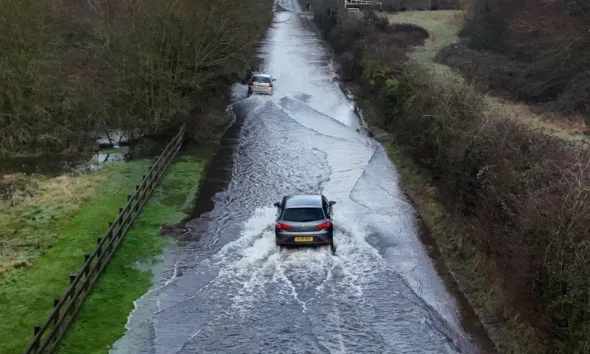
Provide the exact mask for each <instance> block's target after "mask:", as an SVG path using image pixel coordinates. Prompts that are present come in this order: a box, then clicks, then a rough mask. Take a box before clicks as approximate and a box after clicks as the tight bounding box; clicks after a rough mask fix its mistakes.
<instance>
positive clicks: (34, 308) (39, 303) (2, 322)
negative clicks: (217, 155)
mask: <svg viewBox="0 0 590 354" xmlns="http://www.w3.org/2000/svg"><path fill="white" fill-rule="evenodd" d="M149 163H150V162H149V161H147V160H142V161H133V162H128V163H124V162H121V163H114V164H113V165H111V166H109V167H107V168H105V169H104V170H103V171H100V172H97V173H93V174H91V175H88V176H87V177H84V178H85V179H83V180H80V181H78V180H77V181H76V182H75V183H78V184H79V186H78V189H76V188H73V190H78V191H79V192H80V193H82V194H85V195H84V196H83V197H81V198H80V199H79V200H76V201H75V202H74V201H72V200H73V198H71V197H70V198H65V197H64V198H63V200H62V201H63V202H64V204H66V205H67V204H68V203H69V205H70V207H69V208H66V207H62V209H64V210H67V212H63V213H62V214H59V218H56V217H54V218H53V219H54V220H55V219H58V220H60V221H53V222H46V223H45V224H43V223H41V221H38V223H36V224H35V225H36V226H35V227H32V226H30V225H29V228H28V229H25V231H27V232H26V233H25V232H24V231H21V233H20V234H22V235H30V234H31V233H32V231H31V230H35V229H36V230H40V232H39V233H37V234H35V235H39V234H47V235H51V237H50V239H51V242H47V245H46V247H39V248H38V251H37V252H38V254H36V255H35V257H32V258H26V259H31V261H28V263H27V264H26V266H24V265H23V266H20V267H15V266H12V267H11V268H10V270H9V269H7V270H6V271H5V272H3V273H0V306H1V307H2V308H3V309H9V311H4V310H3V311H2V313H1V318H0V343H2V345H1V346H0V353H7V354H8V353H10V354H12V353H19V352H22V351H23V350H24V348H25V347H26V345H27V343H28V341H29V340H31V339H32V334H33V326H34V325H36V324H40V323H42V322H43V321H44V319H45V317H46V316H47V315H48V314H49V312H50V310H51V306H52V302H53V299H55V298H59V296H61V294H62V293H63V292H64V291H65V289H66V288H67V286H68V282H69V280H68V275H69V274H71V273H76V272H77V271H78V270H79V269H80V267H81V266H82V264H83V261H84V254H87V253H91V252H92V250H93V249H94V247H95V245H96V238H97V237H100V236H101V235H102V234H103V233H104V232H105V231H106V229H107V225H108V221H112V220H113V219H114V218H115V217H116V215H117V213H118V209H119V208H120V207H123V206H124V205H125V203H126V201H127V195H128V194H130V193H132V192H133V190H134V189H135V185H136V184H137V183H139V182H140V181H141V177H142V175H143V174H145V173H146V172H147V169H148V166H149ZM203 166H204V162H203V159H202V158H200V157H184V158H183V159H180V160H179V161H178V162H176V163H174V164H172V165H171V166H170V167H169V168H168V170H167V171H166V173H165V175H164V178H163V180H162V184H161V185H160V186H159V187H158V188H157V189H156V190H155V191H154V194H153V195H152V197H151V199H150V200H149V202H148V203H147V204H146V205H145V207H144V209H143V211H142V213H141V215H140V217H139V218H138V219H137V220H136V221H135V224H134V226H133V227H132V229H131V230H130V231H129V233H128V235H127V236H126V238H125V240H124V242H123V243H122V246H121V248H120V249H119V251H118V253H117V254H116V256H115V257H114V258H113V260H112V263H111V264H110V265H109V266H108V267H107V270H106V272H107V273H108V276H104V277H101V278H100V280H99V281H98V282H97V284H96V286H95V290H94V291H93V293H92V294H91V296H90V297H89V299H88V300H87V303H86V304H85V305H84V307H83V309H82V311H81V312H80V314H79V317H78V319H77V320H76V322H75V323H74V325H73V327H72V329H71V332H70V333H69V334H68V336H67V337H66V338H65V339H64V341H63V346H62V349H61V350H60V353H98V352H101V353H107V352H108V348H109V347H110V345H111V344H112V343H113V342H114V341H115V340H116V339H117V338H118V337H119V336H120V335H121V334H123V333H124V329H125V328H124V325H125V323H126V318H127V315H128V314H129V312H130V311H131V309H132V308H133V301H134V300H135V299H137V298H138V297H140V296H141V295H142V294H143V293H144V292H145V291H146V290H147V289H148V288H149V286H150V284H151V275H150V273H149V272H141V271H139V270H137V269H135V268H134V267H133V264H134V263H135V262H136V261H141V260H149V259H150V258H151V257H152V256H153V255H155V254H157V253H159V252H161V250H162V248H163V247H164V246H165V244H166V242H167V241H166V239H165V238H162V237H159V236H157V234H158V231H159V227H160V224H163V223H174V222H178V221H180V220H181V219H182V218H183V217H184V215H185V214H184V212H185V211H186V208H187V206H189V205H190V201H191V200H192V199H193V198H194V196H195V195H196V191H197V188H198V181H199V179H200V176H201V172H202V169H203ZM68 178H69V177H68ZM94 182H97V183H96V185H95V184H93V183H94ZM45 183H48V182H47V181H45ZM52 183H56V181H53V182H52ZM58 185H64V182H63V181H62V182H61V183H58ZM65 185H66V186H68V185H69V184H68V183H65ZM41 189H42V188H40V190H41ZM67 189H68V188H67V187H64V190H67ZM63 193H64V192H63V191H62V193H61V194H63ZM40 194H41V195H45V198H40V197H38V198H36V199H37V200H36V201H35V203H34V205H27V206H26V208H25V206H24V205H23V206H22V207H21V208H22V209H23V210H27V213H24V211H23V215H29V216H30V215H37V216H40V215H41V216H42V215H49V211H51V210H56V209H59V208H58V207H57V206H56V205H61V204H59V203H56V196H55V195H50V194H43V193H40ZM57 196H59V194H57ZM66 202H67V203H66ZM40 210H41V211H46V212H45V213H40V212H39V211H40ZM27 219H28V216H26V217H25V216H23V217H21V218H20V219H18V220H20V221H15V220H17V219H14V218H4V219H2V222H4V223H5V224H6V223H8V224H10V225H13V224H14V223H16V222H24V221H23V220H27ZM48 219H49V220H51V218H48ZM43 220H44V219H43ZM29 237H34V236H29ZM37 237H38V236H37ZM3 240H4V239H3ZM17 241H18V240H16V241H15V240H14V235H13V240H12V241H11V242H13V243H14V244H16V243H17ZM27 243H31V242H29V241H27ZM32 243H33V244H34V242H32ZM33 248H34V247H33ZM12 249H14V250H15V253H18V254H20V255H21V256H19V257H20V258H21V259H22V258H23V257H24V256H22V254H23V253H22V252H21V253H19V252H20V249H19V248H18V247H12ZM31 252H32V251H27V252H25V253H24V254H26V255H29V256H30V253H31ZM19 257H16V256H14V255H13V256H12V258H13V259H19ZM8 263H9V262H7V264H8ZM10 264H14V262H12V263H10Z"/></svg>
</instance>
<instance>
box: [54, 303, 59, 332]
mask: <svg viewBox="0 0 590 354" xmlns="http://www.w3.org/2000/svg"><path fill="white" fill-rule="evenodd" d="M57 305H59V299H53V308H56V307H57ZM58 320H59V310H57V312H55V315H54V316H53V325H54V326H55V325H56V324H57V321H58Z"/></svg>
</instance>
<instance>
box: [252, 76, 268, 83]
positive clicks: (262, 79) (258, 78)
mask: <svg viewBox="0 0 590 354" xmlns="http://www.w3.org/2000/svg"><path fill="white" fill-rule="evenodd" d="M253 81H254V82H261V83H263V84H268V83H270V77H266V76H254V79H253Z"/></svg>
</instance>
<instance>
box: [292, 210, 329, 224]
mask: <svg viewBox="0 0 590 354" xmlns="http://www.w3.org/2000/svg"><path fill="white" fill-rule="evenodd" d="M282 219H283V220H285V221H295V222H306V221H316V220H322V219H324V212H323V211H322V209H321V208H292V209H285V211H284V212H283V217H282Z"/></svg>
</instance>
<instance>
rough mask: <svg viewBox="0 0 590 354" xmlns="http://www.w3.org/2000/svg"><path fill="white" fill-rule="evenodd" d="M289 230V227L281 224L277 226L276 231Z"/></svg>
mask: <svg viewBox="0 0 590 354" xmlns="http://www.w3.org/2000/svg"><path fill="white" fill-rule="evenodd" d="M290 228H291V225H287V224H281V223H278V224H277V229H281V230H286V229H290Z"/></svg>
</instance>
